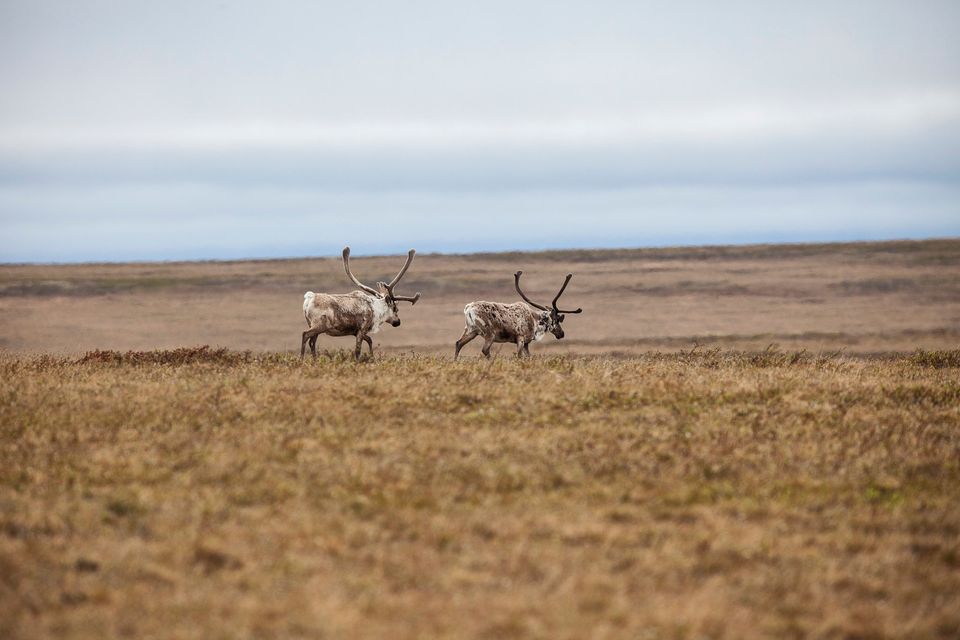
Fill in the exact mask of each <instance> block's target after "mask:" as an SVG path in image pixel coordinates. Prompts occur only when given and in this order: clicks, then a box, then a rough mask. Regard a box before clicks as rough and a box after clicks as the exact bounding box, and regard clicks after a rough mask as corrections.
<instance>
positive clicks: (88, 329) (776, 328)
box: [0, 240, 960, 355]
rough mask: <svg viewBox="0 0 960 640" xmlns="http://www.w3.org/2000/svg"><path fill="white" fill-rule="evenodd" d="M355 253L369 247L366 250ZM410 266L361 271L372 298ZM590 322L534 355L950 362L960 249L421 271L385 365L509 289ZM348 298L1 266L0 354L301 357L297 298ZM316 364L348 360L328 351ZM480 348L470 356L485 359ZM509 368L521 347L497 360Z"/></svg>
mask: <svg viewBox="0 0 960 640" xmlns="http://www.w3.org/2000/svg"><path fill="white" fill-rule="evenodd" d="M358 248H359V247H358ZM401 264H402V258H401V257H400V256H392V257H385V258H371V259H355V260H354V272H355V273H356V274H357V275H358V276H360V277H361V279H364V280H365V281H367V282H373V281H375V280H377V279H385V278H389V277H390V276H391V275H392V274H393V273H394V272H395V270H396V269H398V268H399V267H400V265H401ZM517 269H522V270H523V271H524V273H525V275H524V279H525V280H526V279H529V280H528V281H527V285H526V287H527V289H528V293H529V294H531V295H534V296H536V297H538V298H540V299H542V300H548V299H549V297H551V296H552V294H553V292H554V291H555V290H556V287H558V286H559V285H560V283H561V282H562V281H563V275H564V274H565V273H566V272H568V271H570V272H573V273H574V274H575V275H574V279H573V281H572V282H571V285H570V287H569V289H568V290H567V293H566V294H565V297H564V304H566V305H568V306H570V307H576V306H582V307H583V308H584V313H583V314H582V315H581V316H578V317H577V316H571V317H569V318H568V320H567V322H566V324H565V328H566V332H567V336H568V337H567V338H566V339H564V340H563V341H562V342H557V341H555V340H554V339H553V338H552V337H547V338H545V339H544V340H543V342H541V343H539V344H537V345H534V346H533V349H534V351H535V352H540V353H560V352H574V353H610V352H623V353H639V352H645V351H648V350H651V349H655V350H657V349H658V350H677V349H687V348H690V346H691V345H692V344H693V343H694V342H700V343H704V344H707V345H719V346H723V347H730V348H738V349H762V348H765V347H766V346H767V345H769V344H770V343H777V344H779V345H781V346H782V347H783V348H787V349H794V348H806V349H808V350H811V351H813V352H818V351H830V350H837V349H843V350H844V352H846V353H870V352H878V351H891V350H899V351H903V350H912V349H915V348H917V347H923V348H931V349H935V348H948V347H955V346H956V345H957V344H958V342H960V240H931V241H924V242H884V243H853V244H828V245H757V246H747V247H706V248H687V249H636V250H613V251H554V252H545V253H526V254H524V253H517V254H481V255H466V256H440V255H420V256H418V257H417V259H416V261H415V262H414V264H413V267H412V268H411V270H410V272H409V273H408V275H407V277H406V279H405V281H404V283H403V285H402V286H401V290H402V291H403V292H405V293H407V294H410V293H412V292H414V291H417V290H419V291H422V292H423V299H422V300H421V301H420V303H419V304H417V306H416V307H413V308H410V307H409V306H408V305H401V306H402V307H403V308H402V310H401V318H402V319H403V326H402V327H400V328H397V329H394V328H392V327H385V328H384V329H383V331H381V333H379V334H377V335H376V336H374V338H375V340H376V343H377V346H378V347H379V348H383V349H385V350H387V351H417V352H427V353H443V354H446V353H449V352H451V351H452V345H453V342H454V341H455V340H456V339H457V337H458V336H459V335H460V331H461V330H462V328H463V312H462V310H463V305H464V304H465V303H467V302H469V301H471V300H477V299H488V300H500V301H504V302H510V301H514V300H516V299H517V296H516V294H515V293H514V291H513V278H512V274H513V272H514V271H516V270H517ZM351 288H352V287H350V286H349V285H348V281H347V279H346V277H345V276H344V275H343V271H342V267H341V264H340V260H339V257H338V258H326V259H310V260H307V259H303V260H272V261H241V262H205V263H150V264H121V265H109V264H108V265H102V264H97V265H64V266H60V265H57V266H9V265H8V266H0V348H3V349H7V350H12V351H19V352H23V351H27V352H38V351H42V352H52V353H77V352H83V351H87V350H90V349H95V348H108V349H120V350H126V349H153V348H174V347H178V346H183V345H196V344H211V345H220V346H225V347H229V348H231V349H237V350H253V351H295V350H296V349H297V348H298V347H299V336H300V332H301V331H302V329H303V326H302V325H303V316H302V312H301V304H302V296H303V292H304V291H306V290H308V289H312V290H314V291H326V292H344V291H349V290H350V289H351ZM320 348H325V349H351V348H352V339H351V338H327V337H321V339H320ZM479 348H480V343H479V341H476V343H475V344H471V345H470V346H468V347H467V349H466V350H465V354H466V355H476V354H477V353H478V352H479ZM503 348H504V349H506V350H507V351H504V352H503V353H509V349H510V348H511V347H509V346H507V347H503Z"/></svg>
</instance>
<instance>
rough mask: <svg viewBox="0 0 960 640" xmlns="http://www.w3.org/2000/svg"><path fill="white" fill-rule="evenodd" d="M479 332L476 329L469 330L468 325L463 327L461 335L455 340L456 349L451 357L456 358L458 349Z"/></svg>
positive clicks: (458, 354) (458, 353) (458, 352)
mask: <svg viewBox="0 0 960 640" xmlns="http://www.w3.org/2000/svg"><path fill="white" fill-rule="evenodd" d="M478 335H479V334H478V333H477V332H476V331H471V330H470V328H469V327H464V328H463V335H461V336H460V339H459V340H457V350H456V351H454V352H453V359H454V360H456V359H457V358H458V357H459V356H460V349H463V347H464V346H466V344H467V343H468V342H470V341H471V340H473V339H474V338H476V337H477V336H478Z"/></svg>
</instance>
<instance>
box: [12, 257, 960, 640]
mask: <svg viewBox="0 0 960 640" xmlns="http://www.w3.org/2000/svg"><path fill="white" fill-rule="evenodd" d="M401 263H402V260H401V259H399V258H397V257H392V258H371V259H366V260H363V259H360V260H357V261H356V264H355V265H354V271H355V273H357V274H358V275H360V277H361V278H363V279H364V280H368V281H369V280H375V279H382V278H383V277H384V276H386V275H388V274H389V272H390V271H391V270H394V269H395V268H398V267H399V264H401ZM418 268H419V271H418ZM517 268H522V269H523V270H524V272H525V276H524V278H526V277H527V276H528V275H529V276H530V280H531V282H530V284H529V285H528V287H529V290H530V291H529V292H530V293H532V294H535V293H537V292H542V295H543V296H548V295H549V294H550V293H552V289H551V288H552V287H555V286H556V285H555V284H554V283H555V282H556V284H559V282H562V276H563V274H564V273H566V272H567V271H572V272H574V273H575V274H576V275H575V277H574V280H573V282H572V283H571V285H570V288H569V289H568V292H567V294H566V295H565V298H564V300H565V304H567V305H568V306H582V307H584V313H583V315H582V316H579V317H569V318H568V320H567V322H566V323H565V324H564V327H565V330H566V331H567V335H568V336H569V338H570V339H569V340H567V339H565V340H563V341H559V342H558V341H556V340H553V338H552V337H548V338H545V339H544V341H543V342H541V343H538V344H536V345H532V348H531V351H533V354H534V356H533V358H531V359H529V360H520V361H518V360H516V359H514V358H513V357H512V350H511V348H510V346H509V345H507V346H505V347H504V350H503V351H501V352H500V354H499V357H498V358H495V359H494V360H492V361H489V362H488V361H485V360H482V359H479V358H477V355H478V351H479V345H478V344H477V343H476V342H474V343H471V345H469V346H468V347H467V348H466V350H465V352H464V353H465V355H466V356H467V357H466V358H465V359H463V360H462V361H460V362H453V361H452V360H451V355H452V354H451V351H452V343H453V341H454V340H455V339H456V338H457V337H458V336H459V332H460V329H461V328H462V320H461V318H462V316H461V315H460V310H461V309H462V306H463V303H465V302H467V301H469V300H470V299H474V298H479V297H484V298H488V299H500V300H504V301H512V300H514V299H516V298H515V295H513V294H511V291H510V288H511V286H512V281H511V277H510V276H511V274H512V272H513V271H514V270H516V269H517ZM339 269H340V267H339V265H338V264H337V263H336V262H335V261H333V260H332V259H330V260H311V261H307V260H299V261H272V262H236V263H203V264H189V263H180V264H139V265H78V266H4V267H0V328H2V331H0V335H2V340H3V349H4V350H3V351H2V352H0V637H2V638H12V639H21V638H22V639H28V638H29V639H33V638H107V637H128V638H204V639H206V638H401V639H402V638H427V637H429V638H491V639H493V638H506V639H509V638H570V639H573V638H638V639H659V638H665V639H672V638H677V639H685V638H690V639H693V638H747V637H770V638H807V637H811V638H862V639H866V638H888V637H889V638H956V637H960V349H958V335H960V295H958V293H960V292H958V288H960V278H958V277H957V276H958V275H960V241H948V240H945V241H931V242H917V243H910V242H904V243H880V244H851V245H819V246H818V245H794V246H787V247H776V246H765V247H761V246H757V247H729V248H703V249H663V250H636V251H633V250H631V251H613V252H599V251H598V252H584V251H581V252H553V253H543V254H513V255H507V254H498V255H485V256H443V257H441V256H419V257H418V259H417V261H416V262H415V263H414V266H413V267H412V268H411V271H410V274H409V275H408V279H409V282H407V281H405V286H403V287H402V289H403V291H404V292H411V293H412V291H414V290H418V289H419V290H420V291H422V292H423V295H424V299H423V300H422V301H421V302H420V303H419V304H418V305H416V307H413V308H412V309H411V308H405V309H402V310H401V317H402V318H403V321H404V322H403V325H402V326H401V327H400V328H397V329H393V328H389V327H388V328H386V329H384V331H383V332H381V333H380V334H377V336H376V337H377V353H376V355H375V357H374V358H373V359H369V360H365V361H363V362H360V363H354V362H353V361H352V357H351V353H350V352H351V351H352V346H353V341H352V339H349V338H347V339H343V338H341V339H325V340H326V342H323V343H322V344H321V346H322V348H323V349H325V350H326V351H325V352H323V355H321V357H319V358H318V359H316V360H311V359H307V360H306V361H304V362H300V361H299V359H298V358H297V357H296V356H294V355H292V352H293V351H294V350H295V349H296V348H298V347H299V335H300V332H301V331H302V328H303V318H302V315H301V313H300V309H299V304H300V300H301V298H302V292H303V291H304V290H306V289H308V288H309V289H313V290H315V291H322V290H330V291H345V290H347V289H348V287H346V286H345V284H344V283H345V281H346V278H345V277H344V276H342V272H341V271H340V270H339ZM694 342H698V343H699V346H696V345H694ZM204 343H209V344H211V345H221V346H222V347H224V348H216V347H211V348H192V346H193V345H197V344H204ZM771 343H778V344H779V345H780V346H779V347H770V346H769V345H770V344H771ZM181 347H188V348H181ZM95 349H97V351H92V350H95ZM130 349H134V350H137V351H127V350H130ZM804 349H805V350H804ZM87 352H89V353H87Z"/></svg>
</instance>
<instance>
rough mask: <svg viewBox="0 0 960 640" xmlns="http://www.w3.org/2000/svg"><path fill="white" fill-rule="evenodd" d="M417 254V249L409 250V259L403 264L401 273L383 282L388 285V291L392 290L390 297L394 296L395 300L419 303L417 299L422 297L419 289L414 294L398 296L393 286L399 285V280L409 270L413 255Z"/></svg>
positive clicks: (385, 285)
mask: <svg viewBox="0 0 960 640" xmlns="http://www.w3.org/2000/svg"><path fill="white" fill-rule="evenodd" d="M415 255H417V250H416V249H410V251H408V252H407V261H406V262H405V263H404V264H403V268H402V269H400V273H398V274H397V275H396V277H395V278H394V279H393V280H391V281H390V282H389V283H383V286H384V287H386V289H387V291H389V292H390V297H391V298H393V299H394V300H398V301H400V302H409V303H410V304H417V300H419V299H420V292H419V291H418V292H417V294H416V295H414V296H398V295H397V294H395V293H394V292H393V288H394V287H395V286H396V285H397V283H398V282H400V278H402V277H403V275H404V274H405V273H406V272H407V269H409V268H410V264H411V263H412V262H413V256H415Z"/></svg>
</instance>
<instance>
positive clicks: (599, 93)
mask: <svg viewBox="0 0 960 640" xmlns="http://www.w3.org/2000/svg"><path fill="white" fill-rule="evenodd" d="M958 25H960V5H958V4H957V3H955V2H935V1H931V2H925V3H921V4H917V3H908V2H890V1H885V2H874V1H871V2H854V1H851V2H844V3H835V2H808V3H803V5H799V4H786V3H770V2H745V3H735V4H727V3H712V2H687V3H683V2H681V3H676V2H671V3H633V2H601V3H590V4H589V5H588V4H585V3H573V2H571V3H564V2H529V3H513V2H510V3H507V2H503V3H496V2H493V3H478V4H470V5H468V4H462V3H456V2H452V3H451V2H428V3H404V4H402V5H401V4H399V3H397V4H393V3H382V2H370V3H364V2H356V3H347V4H343V3H340V4H333V3H330V4H327V3H317V2H286V3H278V4H273V5H271V6H270V7H266V6H265V5H263V4H262V3H259V2H219V3H214V2H209V3H208V2H170V3H137V2H83V1H79V0H78V1H77V2H70V3H62V2H52V1H50V2H47V1H43V0H37V1H34V2H25V1H24V2H7V3H4V4H3V5H2V6H0V84H2V86H3V87H4V90H5V91H4V98H3V100H0V225H2V231H3V233H2V234H0V235H2V236H3V239H2V240H0V260H30V259H36V260H56V259H69V260H74V259H85V258H97V259H102V258H110V257H113V258H116V259H119V258H121V257H122V258H136V257H138V256H140V257H151V258H162V257H164V256H169V257H229V256H250V255H286V254H290V253H302V252H304V251H306V250H308V248H309V247H311V246H314V247H315V246H317V245H316V244H315V243H313V244H311V243H305V242H301V241H300V240H299V237H300V235H301V234H303V233H306V232H307V231H306V230H307V229H319V228H323V229H324V230H325V231H326V233H325V237H329V236H338V235H343V236H348V235H350V234H351V233H354V232H356V229H355V227H354V226H353V222H352V221H355V220H363V221H364V222H365V224H366V225H367V231H365V236H366V237H369V238H370V239H371V240H370V241H371V244H372V245H375V246H379V247H381V248H382V249H383V250H388V249H392V248H393V245H392V244H391V242H392V240H391V239H392V238H396V237H397V236H398V235H405V236H410V240H411V241H413V240H416V241H417V244H418V246H425V247H428V248H430V249H433V250H448V249H449V250H452V249H457V250H467V249H470V248H477V249H486V250H489V249H497V248H504V249H507V248H509V249H516V248H524V247H542V246H575V245H580V244H583V243H589V244H595V245H598V246H599V245H602V246H609V245H611V244H617V243H625V244H644V243H664V242H677V243H691V242H710V241H723V242H737V241H758V240H764V239H769V240H789V239H794V240H804V239H820V240H823V239H830V238H836V239H850V238H857V237H862V238H880V237H922V236H926V235H960V197H958V193H960V26H958ZM558 217H559V218H558ZM464 219H467V220H470V221H486V222H487V224H486V225H484V224H479V223H477V224H475V225H473V227H472V228H473V230H472V231H471V232H470V233H468V234H466V235H465V234H464V233H463V231H462V229H463V226H462V224H461V222H462V221H463V220H464ZM558 219H559V221H560V222H561V223H562V224H555V223H556V221H557V220H558ZM397 220H400V221H401V223H402V224H399V228H396V227H397V225H398V223H397ZM547 221H550V222H551V224H547ZM545 227H546V228H545ZM51 228H56V229H60V230H70V233H52V234H51V233H50V232H49V231H50V229H51ZM507 228H509V229H510V231H506V230H505V229H507ZM85 234H86V235H88V236H89V237H87V238H84V242H80V243H78V242H77V238H78V237H81V238H83V236H84V235H85ZM346 239H349V238H344V240H346ZM337 242H340V240H338V241H337ZM337 242H333V243H332V244H331V247H334V248H335V246H334V245H336V244H337ZM401 244H403V243H401ZM401 248H402V247H401Z"/></svg>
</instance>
